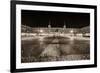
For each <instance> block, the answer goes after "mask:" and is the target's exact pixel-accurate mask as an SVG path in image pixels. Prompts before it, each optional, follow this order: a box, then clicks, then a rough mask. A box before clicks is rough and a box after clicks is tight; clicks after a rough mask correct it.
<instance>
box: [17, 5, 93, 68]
mask: <svg viewBox="0 0 100 73" xmlns="http://www.w3.org/2000/svg"><path fill="white" fill-rule="evenodd" d="M21 10H37V11H58V12H77V13H90V60H77V61H76V60H75V61H55V62H33V63H21ZM87 64H88V65H89V64H94V9H88V8H72V7H53V6H37V5H20V4H17V5H16V68H17V69H20V68H40V67H55V66H56V67H57V66H74V65H87Z"/></svg>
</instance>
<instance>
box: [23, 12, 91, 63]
mask: <svg viewBox="0 0 100 73" xmlns="http://www.w3.org/2000/svg"><path fill="white" fill-rule="evenodd" d="M21 23H22V24H21V62H22V63H28V62H47V61H70V60H89V59H90V14H89V13H73V12H65V13H64V12H49V11H34V10H33V11H32V10H22V11H21Z"/></svg>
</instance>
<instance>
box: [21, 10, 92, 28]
mask: <svg viewBox="0 0 100 73" xmlns="http://www.w3.org/2000/svg"><path fill="white" fill-rule="evenodd" d="M21 19H22V22H21V23H22V25H27V26H30V27H48V24H49V22H50V25H51V27H63V26H64V22H65V24H66V28H82V27H85V26H89V25H90V14H89V13H71V12H70V13H69V12H51V11H33V10H22V11H21Z"/></svg>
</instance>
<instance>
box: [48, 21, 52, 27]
mask: <svg viewBox="0 0 100 73" xmlns="http://www.w3.org/2000/svg"><path fill="white" fill-rule="evenodd" d="M50 24H51V22H50V20H49V25H48V28H51V25H50Z"/></svg>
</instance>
